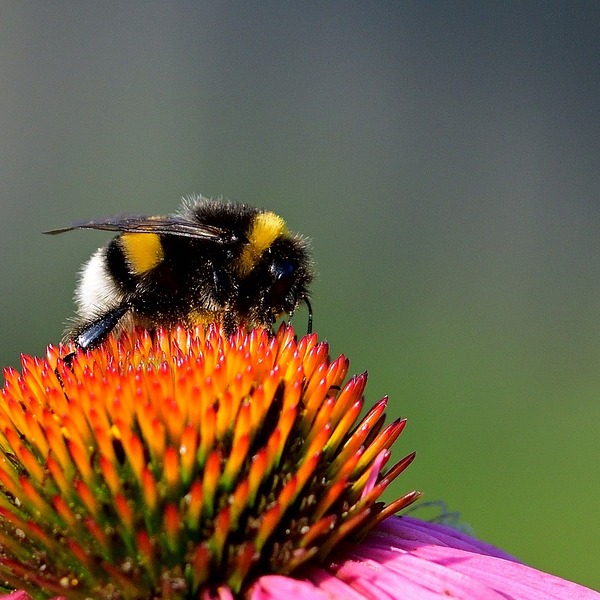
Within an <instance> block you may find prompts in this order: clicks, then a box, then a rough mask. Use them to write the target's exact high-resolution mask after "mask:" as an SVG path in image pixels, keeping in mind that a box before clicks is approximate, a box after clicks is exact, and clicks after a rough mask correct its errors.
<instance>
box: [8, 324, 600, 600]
mask: <svg viewBox="0 0 600 600" xmlns="http://www.w3.org/2000/svg"><path fill="white" fill-rule="evenodd" d="M72 350H73V349H72V348H68V347H50V348H49V349H48V353H47V357H46V359H40V358H32V357H28V356H24V357H23V358H22V369H21V373H18V372H17V371H15V370H13V369H7V370H6V371H5V374H4V376H5V386H4V389H3V391H2V399H1V401H0V584H2V585H4V587H5V589H7V590H10V589H16V590H20V591H17V592H13V593H12V594H10V595H8V596H4V598H11V599H13V600H24V599H25V598H29V597H33V598H49V597H61V598H67V599H69V600H71V599H73V600H87V599H90V598H93V599H97V600H121V599H122V600H142V599H143V600H149V599H165V600H167V599H168V600H180V599H191V598H203V599H209V598H221V599H225V598H235V597H246V598H252V599H266V598H277V600H282V599H283V598H287V597H290V596H291V595H292V594H295V595H296V596H297V597H298V599H300V598H315V599H317V598H320V599H322V598H356V599H364V598H385V597H388V598H431V597H448V596H453V597H464V598H494V597H496V596H495V595H492V594H497V597H503V598H504V597H506V594H508V595H509V596H510V595H511V594H512V596H513V597H527V598H542V597H543V598H549V597H550V598H552V597H556V598H558V597H560V598H565V597H569V598H575V597H577V598H592V597H598V596H599V595H597V594H595V593H594V592H591V590H586V589H585V588H581V587H580V586H576V585H575V584H571V583H569V582H565V581H563V580H560V579H557V578H554V577H552V576H550V575H545V574H543V573H542V574H539V573H538V572H537V571H535V570H533V569H529V568H528V567H525V566H524V565H521V564H519V563H518V562H516V561H514V560H513V559H512V558H510V557H508V556H507V555H505V554H503V553H501V552H500V551H498V550H496V549H493V548H492V547H490V546H487V545H485V544H482V543H481V542H478V541H477V540H473V539H472V538H469V537H467V536H464V535H462V534H459V533H457V532H455V531H453V530H451V529H449V528H446V527H442V526H439V525H433V524H429V523H424V522H421V521H418V520H415V519H412V518H408V517H402V518H400V517H395V516H393V515H394V514H395V513H397V512H398V511H399V510H401V509H403V508H404V507H406V506H408V505H409V504H411V503H412V502H414V501H415V500H416V499H417V497H418V496H419V494H418V492H409V493H407V494H405V495H404V496H402V497H401V498H399V499H398V500H396V501H395V502H392V503H391V504H388V505H387V506H386V505H384V503H382V502H381V501H380V500H379V498H380V496H381V494H382V492H383V491H384V490H385V488H386V487H387V486H388V485H389V483H390V482H391V481H392V480H393V479H395V478H396V477H397V476H398V475H399V474H400V473H401V472H402V471H403V470H404V469H405V468H406V467H407V466H408V465H409V464H410V462H411V461H412V459H413V457H414V454H413V453H411V454H409V455H408V456H406V457H405V458H403V459H401V460H400V461H399V462H397V463H395V464H393V465H391V466H390V464H389V460H390V455H391V452H390V448H391V446H392V444H393V443H394V442H395V440H396V439H397V438H398V436H399V435H400V433H401V432H402V430H403V428H404V425H405V421H404V420H402V419H397V420H395V421H392V422H391V423H389V424H388V425H386V424H385V414H384V413H385V409H386V399H382V400H380V401H379V402H377V403H375V405H374V406H373V407H371V408H370V409H369V410H368V411H367V412H366V414H365V416H363V417H362V418H361V414H362V412H363V410H362V409H363V404H364V398H363V392H364V389H365V384H366V375H360V376H355V377H351V378H349V379H347V373H348V360H347V359H346V358H345V357H344V356H341V357H339V358H337V359H336V360H331V359H330V358H329V351H328V346H327V344H325V343H322V342H321V343H319V342H318V340H317V336H316V335H314V334H313V335H309V336H305V337H303V338H302V339H300V340H299V341H296V338H295V335H294V332H293V330H292V329H291V328H290V327H282V328H281V329H280V330H279V332H278V333H277V334H276V335H275V336H273V335H272V334H270V333H269V332H267V331H265V330H259V329H255V330H253V331H251V332H249V333H248V332H245V331H243V330H240V331H238V333H237V334H235V335H233V336H231V337H228V336H225V335H224V334H223V332H222V331H221V330H220V329H219V328H218V327H215V326H211V327H208V328H207V329H204V328H198V329H195V330H185V329H182V328H177V329H174V330H172V331H159V332H157V333H156V334H155V335H154V336H150V334H149V333H148V332H145V331H142V330H136V331H134V332H132V333H128V334H124V335H122V336H121V337H120V339H118V340H117V339H115V338H109V340H108V341H107V342H106V343H105V344H104V345H103V346H102V347H101V348H99V349H96V350H93V351H90V352H88V353H82V352H79V353H76V354H75V355H74V357H73V358H72V360H69V361H68V364H67V362H65V361H64V360H63V359H62V357H64V356H66V355H67V354H68V353H69V352H71V351H72ZM536 590H537V591H536ZM559 591H560V594H561V595H558V592H559ZM538 592H539V594H538V595H536V593H538ZM574 594H579V595H574ZM592 594H593V596H592Z"/></svg>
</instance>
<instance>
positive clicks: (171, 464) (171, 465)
mask: <svg viewBox="0 0 600 600" xmlns="http://www.w3.org/2000/svg"><path fill="white" fill-rule="evenodd" d="M163 475H164V480H165V482H166V484H167V488H168V494H169V496H172V495H173V494H174V493H175V492H176V490H177V488H178V486H179V483H180V481H179V456H178V453H177V450H175V448H172V447H171V446H169V447H168V448H167V449H166V450H165V454H164V457H163Z"/></svg>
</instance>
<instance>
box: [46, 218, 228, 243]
mask: <svg viewBox="0 0 600 600" xmlns="http://www.w3.org/2000/svg"><path fill="white" fill-rule="evenodd" d="M75 229H100V230H102V231H120V232H128V233H158V234H163V235H178V236H182V237H190V238H198V239H210V240H225V239H227V237H228V236H227V233H228V232H227V231H226V230H224V229H222V228H220V227H215V226H213V225H206V224H202V223H197V222H194V221H190V220H188V219H183V218H181V217H177V216H172V217H111V218H108V219H97V220H94V221H81V222H78V223H73V225H69V226H68V227H61V228H59V229H50V230H49V231H44V233H46V234H49V235H57V234H59V233H65V232H66V231H73V230H75Z"/></svg>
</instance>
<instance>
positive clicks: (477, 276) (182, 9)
mask: <svg viewBox="0 0 600 600" xmlns="http://www.w3.org/2000/svg"><path fill="white" fill-rule="evenodd" d="M599 40H600V4H598V3H597V2H587V3H586V2H562V3H553V2H543V3H542V2H540V3H538V2H529V3H520V2H515V3H512V2H506V3H471V4H465V3H460V5H455V3H444V2H439V3H436V2H429V3H421V2H400V3H340V2H327V3H318V4H317V3H305V4H296V3H279V2H262V3H257V4H252V3H247V2H239V1H238V2H224V3H195V2H188V3H184V2H181V3H154V2H148V3H146V2H145V3H135V2H134V3H131V2H129V3H128V2H121V3H96V2H77V3H68V2H65V3H61V2H53V3H46V2H41V1H37V2H35V1H34V2H27V3H21V2H17V1H6V2H2V3H1V4H0V124H1V133H0V152H1V158H0V202H1V204H2V218H1V220H0V269H1V271H0V272H1V274H2V294H1V296H0V315H2V316H1V318H0V339H1V340H2V346H1V350H0V358H1V363H2V364H4V365H17V364H18V360H19V353H20V352H27V353H36V354H39V353H42V352H43V351H44V347H45V345H46V344H47V343H48V342H50V341H53V342H56V341H57V340H58V339H59V338H60V336H61V333H62V330H63V324H64V321H65V319H66V318H67V317H68V316H69V315H71V314H72V311H73V305H72V291H73V288H74V286H75V281H76V273H77V270H78V268H79V265H80V264H81V263H82V262H83V261H84V260H85V259H86V258H87V257H88V256H89V255H90V253H91V252H92V251H93V250H94V249H95V248H96V247H97V246H98V245H100V244H102V243H104V242H105V241H106V240H107V236H106V235H103V234H101V233H99V232H76V233H72V234H69V235H65V236H62V237H59V238H50V237H45V236H42V235H40V232H41V231H42V230H44V229H47V228H51V227H59V226H61V225H65V224H68V223H70V222H71V221H73V220H76V219H81V218H93V217H101V216H108V215H112V214H115V213H123V212H131V213H139V212H142V213H144V212H146V213H150V214H152V213H157V214H163V213H168V212H171V211H172V210H174V209H175V208H176V207H177V205H178V204H179V201H180V197H181V196H183V195H187V194H191V193H194V192H201V193H203V194H205V195H209V196H214V197H219V196H224V197H227V198H229V199H233V200H239V201H245V202H249V203H252V204H257V205H261V206H265V207H268V208H270V209H272V210H274V211H276V212H278V213H280V214H282V215H283V216H284V217H285V218H286V220H287V221H288V223H289V225H290V227H291V228H292V229H294V230H297V231H301V232H303V233H304V234H306V235H307V236H309V237H311V238H312V240H313V247H314V255H315V258H316V261H317V263H318V273H319V279H318V281H317V282H316V284H315V286H314V309H315V328H316V330H317V331H318V332H319V334H320V336H321V337H322V338H325V339H327V340H329V341H330V343H331V345H332V352H333V353H334V354H338V353H340V352H344V353H346V354H347V355H348V356H349V357H350V359H351V365H352V370H353V371H354V372H361V371H363V370H365V369H368V371H369V375H370V383H369V386H368V387H367V398H368V400H369V401H370V402H374V401H375V400H377V399H378V398H379V397H381V396H382V395H384V394H389V395H390V396H391V402H392V403H391V405H390V410H389V413H390V416H394V417H395V416H398V415H402V416H406V417H408V419H409V424H408V428H407V430H406V432H405V433H404V434H403V436H402V437H401V439H400V441H399V443H398V449H397V450H396V458H400V456H401V455H402V454H403V453H408V452H409V451H411V450H413V449H415V450H417V459H416V462H415V463H414V464H413V465H412V466H411V468H410V469H409V470H408V472H407V473H406V474H405V475H403V476H402V477H401V478H400V481H399V482H398V485H397V487H396V489H395V492H396V493H400V492H404V491H407V490H409V489H412V488H418V489H420V490H423V491H424V492H425V493H426V496H425V497H426V499H428V500H435V499H444V500H445V501H446V502H447V504H448V506H449V508H450V509H452V510H458V511H460V513H461V517H462V519H463V520H464V521H466V522H467V523H469V524H470V525H471V526H472V527H473V529H474V531H475V532H476V534H477V535H478V536H479V537H481V538H483V539H485V540H488V541H490V542H492V543H495V544H496V545H499V546H501V547H502V548H504V549H506V550H508V551H510V552H512V553H514V554H515V555H516V556H518V557H519V558H521V559H522V560H524V561H526V562H527V563H529V564H531V565H534V566H536V567H538V568H541V569H544V570H548V571H551V572H553V573H555V574H558V575H561V576H563V577H566V578H569V579H573V580H575V581H577V582H580V583H583V584H586V585H588V586H591V587H595V588H600V510H599V502H598V498H599V496H600V477H599V475H600V461H599V458H600V436H599V435H598V429H599V427H600V368H599V367H600V197H599V191H600V185H599V183H600V175H599V174H600V115H599V112H600V100H599V90H600V58H599V57H600V53H599V51H598V48H599V45H598V44H599ZM305 318H306V316H305V314H302V315H299V317H298V320H297V324H298V327H299V328H301V329H303V328H304V326H305V322H306V321H305ZM388 498H391V494H390V496H388Z"/></svg>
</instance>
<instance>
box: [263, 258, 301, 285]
mask: <svg viewBox="0 0 600 600" xmlns="http://www.w3.org/2000/svg"><path fill="white" fill-rule="evenodd" d="M295 270H296V266H295V265H294V263H293V262H292V261H291V260H280V261H275V262H273V263H272V264H271V266H270V267H269V271H270V272H271V275H272V276H273V279H274V280H275V281H280V280H281V279H286V278H287V277H291V276H292V275H293V274H294V271H295Z"/></svg>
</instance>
